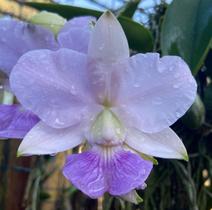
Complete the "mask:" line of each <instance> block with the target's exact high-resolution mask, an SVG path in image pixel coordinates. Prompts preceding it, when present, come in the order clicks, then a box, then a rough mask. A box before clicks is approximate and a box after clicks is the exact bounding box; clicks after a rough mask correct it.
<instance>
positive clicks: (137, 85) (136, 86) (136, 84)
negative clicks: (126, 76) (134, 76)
mask: <svg viewBox="0 0 212 210" xmlns="http://www.w3.org/2000/svg"><path fill="white" fill-rule="evenodd" d="M140 86H141V85H140V84H139V83H135V84H134V85H133V87H135V88H139V87H140Z"/></svg>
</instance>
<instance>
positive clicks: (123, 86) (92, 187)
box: [10, 11, 196, 198]
mask: <svg viewBox="0 0 212 210" xmlns="http://www.w3.org/2000/svg"><path fill="white" fill-rule="evenodd" d="M76 39H77V38H76ZM10 84H11V88H12V90H13V92H14V93H15V95H16V96H17V98H18V100H19V101H20V103H21V104H22V105H23V106H24V108H26V109H27V110H30V111H32V112H33V113H35V114H36V115H37V116H38V117H39V118H40V119H41V121H40V122H38V123H37V124H36V125H35V126H34V127H33V128H32V129H31V130H30V131H29V132H28V133H27V135H26V136H25V137H24V139H23V141H22V142H21V144H20V146H19V149H18V155H42V154H54V153H58V152H62V151H65V150H69V149H71V148H74V147H76V146H78V145H80V144H84V145H85V149H86V151H83V152H82V153H79V154H72V155H70V156H68V157H67V160H66V163H65V167H64V169H63V174H64V175H65V177H66V178H67V179H68V180H70V182H72V183H73V185H75V186H76V187H77V188H78V189H80V190H81V191H82V192H84V193H85V194H87V195H88V196H90V197H92V198H97V197H99V196H102V195H103V194H104V193H105V192H109V193H110V194H111V195H115V196H127V195H129V196H131V195H132V193H134V192H135V191H134V189H137V188H140V187H141V186H144V185H145V183H144V182H145V181H146V179H147V177H148V176H149V174H150V171H151V169H152V162H151V161H149V160H144V159H143V158H142V157H141V156H140V154H146V155H149V156H156V157H162V158H177V159H187V158H188V156H187V152H186V149H185V147H184V145H183V143H182V141H181V140H180V138H179V137H178V136H177V135H176V134H175V132H174V131H173V130H172V129H171V128H169V126H170V125H171V124H173V123H174V122H175V121H176V120H177V119H178V118H180V117H181V116H182V115H183V114H184V113H185V112H186V111H187V110H188V108H189V107H190V106H191V104H192V103H193V101H194V99H195V95H196V82H195V80H194V78H193V76H192V75H191V73H190V70H189V68H188V66H187V64H186V63H185V62H184V61H183V60H182V59H181V58H180V57H177V56H164V57H162V58H160V56H159V54H157V53H147V54H140V53H139V54H137V55H134V56H132V57H130V56H129V46H128V42H127V39H126V36H125V34H124V31H123V29H122V27H121V25H120V23H119V22H118V20H117V19H116V18H115V16H114V15H113V14H112V13H111V12H109V11H107V12H105V13H104V14H103V15H102V16H101V17H100V18H99V19H98V21H97V22H96V25H95V27H94V29H93V30H92V32H91V37H90V39H89V44H88V52H87V53H82V52H79V51H78V52H77V51H75V50H71V49H59V50H57V51H51V50H35V51H30V52H28V53H26V54H24V55H23V56H22V57H21V58H20V59H19V60H18V62H17V64H16V65H15V67H14V68H13V70H12V72H11V75H10ZM129 196H128V198H129Z"/></svg>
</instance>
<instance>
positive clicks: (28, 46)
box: [0, 19, 58, 75]
mask: <svg viewBox="0 0 212 210" xmlns="http://www.w3.org/2000/svg"><path fill="white" fill-rule="evenodd" d="M57 48H58V46H57V43H56V41H55V38H54V34H53V33H52V32H50V31H49V30H47V29H45V28H42V27H40V26H35V25H32V24H29V23H24V22H21V21H18V20H5V19H2V20H0V69H1V70H2V71H3V72H5V73H6V74H7V75H9V74H10V72H11V70H12V68H13V66H14V65H15V64H16V62H17V60H18V59H19V58H20V56H22V55H23V54H24V53H26V52H27V51H29V50H34V49H52V50H54V49H57Z"/></svg>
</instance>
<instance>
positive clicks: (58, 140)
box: [18, 121, 84, 156]
mask: <svg viewBox="0 0 212 210" xmlns="http://www.w3.org/2000/svg"><path fill="white" fill-rule="evenodd" d="M83 141H84V137H83V125H82V124H79V125H75V126H73V127H69V128H61V129H55V128H52V127H49V126H48V125H46V124H45V123H43V122H42V121H40V122H39V123H38V124H37V125H35V126H34V127H33V128H32V129H31V130H30V131H29V132H28V133H27V135H26V136H25V137H24V139H23V141H22V142H21V144H20V146H19V148H18V156H21V155H44V154H54V153H58V152H63V151H65V150H68V149H72V148H74V147H76V146H78V145H79V144H81V143H82V142H83Z"/></svg>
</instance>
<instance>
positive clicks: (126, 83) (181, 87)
mask: <svg viewBox="0 0 212 210" xmlns="http://www.w3.org/2000/svg"><path fill="white" fill-rule="evenodd" d="M123 68H125V71H123ZM120 71H122V72H123V74H120V76H121V77H122V78H120V80H121V81H122V82H121V83H120V84H121V88H120V94H119V96H120V98H119V103H120V109H121V110H122V111H123V112H120V113H119V115H120V116H122V117H123V118H125V117H126V121H127V122H128V123H131V125H136V126H137V128H138V129H139V130H142V131H144V132H149V133H154V132H158V131H161V130H163V129H164V128H166V127H168V126H170V125H171V124H173V123H174V122H175V121H176V120H177V119H179V118H180V117H181V116H182V115H184V114H185V112H186V111H187V110H188V108H189V107H190V106H191V105H192V103H193V102H194V99H195V96H196V89H197V85H196V82H195V79H194V78H193V76H192V75H191V72H190V70H189V67H188V66H187V64H186V63H185V62H184V61H183V60H182V59H181V58H180V57H178V56H164V57H162V58H159V54H157V53H147V54H137V55H135V56H133V57H131V58H130V60H129V63H128V64H126V66H125V67H123V66H120ZM129 119H131V122H129ZM131 125H129V126H131Z"/></svg>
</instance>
